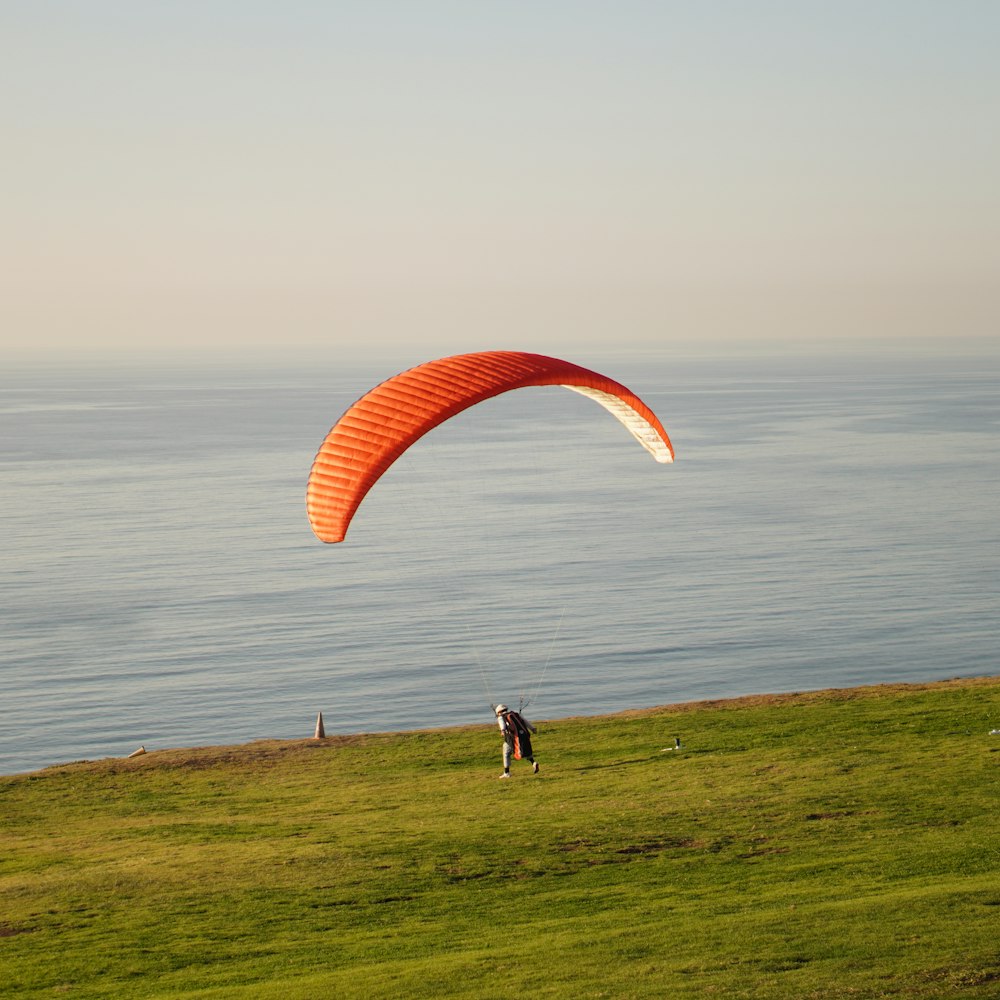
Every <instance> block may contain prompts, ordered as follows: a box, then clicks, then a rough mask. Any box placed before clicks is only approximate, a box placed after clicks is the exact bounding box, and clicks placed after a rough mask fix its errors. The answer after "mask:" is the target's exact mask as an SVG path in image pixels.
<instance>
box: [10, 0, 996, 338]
mask: <svg viewBox="0 0 1000 1000" xmlns="http://www.w3.org/2000/svg"><path fill="white" fill-rule="evenodd" d="M0 47H2V52H0V82H2V90H3V97H2V98H0V100H2V108H3V118H2V123H3V136H4V143H3V145H4V153H3V157H2V167H0V170H2V175H3V185H2V189H0V190H2V199H3V213H2V224H0V258H2V259H0V282H2V286H0V299H2V304H0V323H2V330H3V337H4V340H5V343H6V344H7V345H8V346H9V347H11V348H14V349H19V348H30V349H32V350H39V349H40V350H44V351H47V352H51V353H57V352H61V351H65V350H70V349H73V348H79V347H83V348H86V349H93V350H99V349H107V348H110V349H118V348H122V347H124V346H125V345H129V344H130V345H132V346H144V347H158V346H162V345H164V344H170V345H176V346H179V347H184V348H195V349H199V350H202V349H204V350H208V349H216V348H219V349H224V350H225V349H233V350H237V349H239V350H244V351H254V352H256V351H259V350H269V349H272V348H280V349H282V350H286V349H287V350H294V349H296V348H298V347H302V348H309V347H310V346H311V345H312V346H318V347H324V348H327V347H329V348H334V349H337V348H341V347H343V346H346V345H348V344H351V343H358V342H361V343H364V344H367V345H372V344H385V345H393V344H397V343H405V344H407V345H420V346H421V347H422V346H423V345H424V344H426V345H427V352H426V353H427V354H428V355H430V354H432V353H434V352H440V353H446V352H451V351H462V350H475V349H481V348H486V347H507V348H516V349H529V350H542V351H548V352H553V353H555V352H557V351H560V350H563V351H565V349H566V347H567V345H575V344H580V343H584V342H589V343H594V342H597V341H603V342H606V343H607V342H611V343H622V344H634V345H639V346H642V345H662V344H668V343H671V342H674V341H676V342H678V343H680V342H693V343H710V342H712V341H718V340H729V339H736V338H742V339H743V340H744V341H747V340H755V339H756V340H762V339H769V338H771V337H773V336H785V337H794V338H798V339H802V340H811V339H813V338H829V337H839V336H846V337H858V336H882V335H891V336H913V335H919V336H945V337H953V336H954V337H959V336H979V337H984V336H985V337H996V336H997V335H998V334H1000V323H998V321H1000V280H998V264H1000V183H998V178H1000V58H998V56H997V53H998V52H1000V3H998V2H996V0H940V2H924V0H858V2H854V0H836V2H832V0H824V2H809V0H800V2H754V0H732V2H712V0H705V2H694V0H692V2H684V3H681V2H669V0H648V2H643V0H614V2H612V0H603V2H592V0H573V2H569V0H530V2H529V0H502V2H493V0H481V2H480V0H453V2H442V0H398V2H387V0H363V2H362V0H359V2H353V0H323V2H320V0H316V2H313V3H308V2H304V0H282V2H277V0H274V2H270V3H263V2H257V0H239V2H236V0H232V2H230V0H216V2H213V0H198V2H184V0H170V2H158V3H153V2H144V0H120V2H104V0H78V2H48V0H23V2H16V0H12V2H7V3H4V4H3V5H2V8H0Z"/></svg>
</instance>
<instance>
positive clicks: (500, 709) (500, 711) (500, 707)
mask: <svg viewBox="0 0 1000 1000" xmlns="http://www.w3.org/2000/svg"><path fill="white" fill-rule="evenodd" d="M496 711H497V715H503V714H504V713H505V712H506V711H507V706H506V705H497V709H496Z"/></svg>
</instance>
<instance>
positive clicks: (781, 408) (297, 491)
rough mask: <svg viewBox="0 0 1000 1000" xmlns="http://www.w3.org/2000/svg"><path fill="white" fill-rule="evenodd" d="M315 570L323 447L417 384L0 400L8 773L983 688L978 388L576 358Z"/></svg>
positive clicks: (998, 414) (934, 367)
mask: <svg viewBox="0 0 1000 1000" xmlns="http://www.w3.org/2000/svg"><path fill="white" fill-rule="evenodd" d="M573 360H576V361H578V362H580V363H582V364H585V365H590V366H592V367H597V368H600V369H601V370H603V371H605V372H607V373H608V374H609V375H611V376H612V377H614V378H617V379H619V380H620V381H623V382H625V383H626V384H628V385H630V386H631V387H632V388H633V389H635V390H636V391H637V392H638V393H639V395H640V396H642V397H643V398H644V399H645V400H646V402H648V403H649V404H650V405H651V406H652V407H653V409H654V410H656V411H657V413H658V414H659V416H660V417H661V419H662V421H663V423H664V425H665V426H666V428H667V431H668V432H669V433H670V435H671V437H672V439H673V441H674V444H675V446H676V449H677V462H676V463H675V464H674V465H672V466H660V465H657V464H656V463H655V462H653V461H652V459H651V458H650V457H649V456H648V455H647V454H646V453H645V452H644V451H643V450H642V449H641V448H640V447H639V446H638V445H637V444H635V442H633V441H632V439H631V438H630V437H629V435H628V434H627V432H626V431H625V430H624V429H623V428H622V427H621V426H620V425H619V424H618V423H617V422H616V421H615V420H614V419H613V418H611V417H610V416H609V415H608V414H607V413H606V412H605V411H604V410H603V409H601V408H600V407H598V406H596V405H595V404H594V403H593V402H591V401H590V400H587V399H584V398H583V397H581V396H578V395H576V394H574V393H569V392H565V391H563V390H560V389H557V388H548V389H535V390H522V391H520V392H515V393H509V394H507V395H506V396H503V397H500V398H498V399H496V400H493V401H491V402H489V403H486V404H483V405H481V406H479V407H477V408H475V409H473V410H471V411H468V412H467V413H466V414H463V415H462V416H460V417H459V418H456V419H455V420H453V421H451V422H450V423H449V424H448V425H446V426H445V427H442V428H440V429H439V430H437V431H434V432H432V434H430V435H428V437H427V438H425V439H424V441H423V442H421V443H420V444H419V445H418V446H416V447H415V448H414V449H412V450H411V452H410V453H408V454H407V455H406V456H404V458H403V459H402V460H401V461H400V462H399V463H398V464H397V466H394V467H393V468H392V469H391V470H390V471H389V473H388V474H387V475H386V476H385V477H384V478H383V480H382V481H381V482H380V483H379V484H378V485H377V486H376V487H375V489H374V490H373V491H372V493H371V494H369V496H368V498H367V499H366V501H365V502H364V504H363V505H362V507H361V509H360V511H359V514H358V515H357V517H356V518H355V521H354V524H353V526H352V528H351V531H350V533H349V534H348V537H347V540H346V542H344V543H343V544H340V545H333V546H329V545H323V544H322V543H320V542H318V541H317V540H316V539H315V538H314V537H313V535H312V533H311V531H310V529H309V525H308V522H307V520H306V515H305V507H304V493H305V483H306V478H307V476H308V473H309V467H310V465H311V463H312V459H313V455H314V454H315V452H316V450H317V448H318V446H319V444H320V441H321V440H322V438H323V436H324V435H325V434H326V432H327V430H328V429H329V427H330V426H331V424H332V423H333V422H334V421H335V420H336V419H337V417H338V416H339V415H340V413H341V412H342V411H343V410H344V408H345V407H346V406H348V405H349V404H350V403H351V402H352V401H353V400H354V399H355V398H357V397H358V396H359V395H361V394H362V393H363V392H364V391H366V390H367V389H368V388H370V387H371V386H372V385H374V384H375V383H376V382H379V381H381V380H382V379H384V378H386V377H388V376H389V375H391V374H394V372H395V371H396V370H398V369H399V368H402V367H408V366H409V364H410V362H408V361H406V362H404V363H402V364H393V363H390V365H389V367H386V365H385V363H384V362H382V364H381V365H375V364H370V365H365V364H362V363H360V362H356V363H353V364H351V365H347V366H336V365H330V366H326V367H323V366H319V367H316V366H313V367H303V368H302V369H301V370H295V369H293V368H287V369H281V368H277V369H276V368H273V367H272V368H269V369H265V368H260V369H257V370H254V369H251V368H244V369H237V370H233V369H226V368H223V367H210V368H200V369H199V368H194V367H191V368H184V367H181V366H174V367H171V366H163V365H160V366H157V367H153V366H150V367H149V368H145V369H143V368H118V369H112V370H108V369H99V368H97V367H93V366H91V367H87V368H81V369H78V370H75V371H59V370H52V369H51V368H47V369H42V368H31V367H28V366H25V367H21V368H13V369H11V370H8V371H6V372H4V373H3V374H0V515H2V525H3V555H2V560H0V710H2V726H0V773H15V772H19V771H25V770H31V769H35V768H40V767H44V766H47V765H50V764H54V763H59V762H65V761H72V760H79V759H93V758H98V757H104V756H122V755H125V754H128V753H130V752H131V751H132V750H134V749H135V748H136V747H138V746H139V745H140V744H143V745H145V746H146V748H147V749H156V748H163V747H176V746H193V745H201V744H206V743H235V742H243V741H247V740H252V739H257V738H296V737H305V736H311V735H312V731H313V725H314V722H315V718H316V713H317V712H319V711H322V712H323V714H324V719H325V722H326V728H327V732H328V733H338V732H359V731H372V730H387V729H417V728H424V727H432V726H441V725H449V724H453V723H468V722H483V723H488V722H489V721H490V718H491V713H490V708H489V705H490V702H491V701H496V700H504V701H507V702H508V703H510V702H513V703H514V704H517V703H518V702H519V700H520V699H521V698H522V697H523V698H524V699H526V700H529V701H530V707H529V709H528V710H527V712H526V714H528V715H529V716H531V717H536V718H554V717H560V716H566V715H571V714H596V713H601V712H606V711H614V710H619V709H624V708H629V707H644V706H652V705H657V704H663V703H669V702H678V701H687V700H692V699H701V698H719V697H727V696H732V695H739V694H749V693H755V692H775V691H789V690H805V689H815V688H824V687H831V686H847V685H856V684H866V683H879V682H891V681H919V680H933V679H940V678H946V677H953V676H972V675H980V674H996V673H1000V656H998V649H1000V516H998V510H1000V502H998V493H1000V378H998V375H1000V363H998V361H997V358H996V356H993V357H992V358H990V359H985V360H976V359H973V358H969V357H966V358H962V359H958V358H952V359H948V358H944V359H942V358H940V357H937V358H934V359H930V358H928V359H927V360H924V361H921V360H912V359H910V360H902V361H901V360H900V359H899V358H898V357H894V358H890V357H888V356H886V355H881V356H879V355H873V356H871V357H868V358H866V359H864V360H860V359H859V360H851V359H839V360H838V359H837V358H834V357H830V358H826V359H808V358H801V357H800V358H797V359H795V360H789V361H785V362H776V361H774V360H773V359H770V360H768V361H767V362H764V361H754V360H750V359H736V360H734V359H724V358H715V359H708V358H705V359H697V358H690V357H688V358H683V359H679V360H678V359H673V360H671V359H669V358H667V357H666V356H664V357H662V358H650V359H644V360H643V361H642V362H641V363H639V362H638V361H636V360H635V359H631V360H626V361H625V362H624V363H618V362H616V361H615V360H614V359H613V358H611V359H607V358H602V359H595V358H593V357H584V356H576V355H574V356H573Z"/></svg>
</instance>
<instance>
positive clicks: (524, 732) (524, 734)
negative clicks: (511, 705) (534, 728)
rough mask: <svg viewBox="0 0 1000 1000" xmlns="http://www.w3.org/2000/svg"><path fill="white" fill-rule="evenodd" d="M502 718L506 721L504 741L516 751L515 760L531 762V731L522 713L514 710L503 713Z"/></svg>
mask: <svg viewBox="0 0 1000 1000" xmlns="http://www.w3.org/2000/svg"><path fill="white" fill-rule="evenodd" d="M500 718H501V719H503V721H504V739H505V740H506V741H507V742H508V743H509V744H510V745H511V748H512V749H513V751H514V760H525V759H527V760H531V759H532V757H533V756H534V754H533V753H532V751H531V731H530V730H529V729H528V724H527V723H526V722H525V721H524V717H523V716H522V715H521V713H520V712H515V711H513V709H512V710H511V711H509V712H503V713H501V715H500Z"/></svg>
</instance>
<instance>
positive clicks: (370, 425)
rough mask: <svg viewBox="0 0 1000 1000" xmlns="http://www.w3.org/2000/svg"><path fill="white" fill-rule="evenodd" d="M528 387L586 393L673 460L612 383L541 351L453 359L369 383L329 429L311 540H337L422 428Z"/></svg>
mask: <svg viewBox="0 0 1000 1000" xmlns="http://www.w3.org/2000/svg"><path fill="white" fill-rule="evenodd" d="M531 385H561V386H563V387H564V388H566V389H572V390H574V391H575V392H580V393H583V395H585V396H589V397H590V398H591V399H593V400H595V401H596V402H598V403H600V404H601V406H603V407H604V408H605V409H607V410H608V411H609V412H611V413H612V414H614V416H615V417H617V418H618V419H619V420H620V421H621V422H622V423H623V424H624V425H625V426H626V427H627V428H628V430H629V431H630V432H631V433H632V435H633V436H634V437H635V438H636V440H637V441H639V443H640V444H641V445H642V446H643V447H644V448H645V449H646V450H647V451H648V452H650V454H651V455H652V456H653V457H654V458H655V459H656V461H657V462H672V461H673V458H674V452H673V447H672V446H671V444H670V439H669V438H668V437H667V433H666V431H665V430H664V429H663V427H662V425H661V424H660V421H659V420H658V419H657V418H656V415H655V414H654V413H653V411H652V410H650V409H649V407H648V406H646V404H645V403H643V402H642V400H641V399H639V397H638V396H636V395H635V394H634V393H633V392H631V391H630V390H629V389H627V388H626V387H625V386H623V385H621V384H620V383H618V382H615V381H614V380H612V379H609V378H607V377H606V376H604V375H600V374H598V373H597V372H594V371H590V370H589V369H587V368H581V367H580V366H579V365H574V364H572V363H571V362H569V361H560V360H559V359H558V358H548V357H545V356H544V355H541V354H525V353H522V352H520V351H485V352H482V353H478V354H459V355H455V356H454V357H450V358H441V359H439V360H437V361H429V362H427V363H426V364H422V365H418V366H417V367H416V368H411V369H410V370H409V371H405V372H402V373H401V374H399V375H396V376H394V377H393V378H390V379H389V380H388V381H386V382H383V383H381V385H377V386H376V387H375V388H374V389H372V390H371V391H370V392H367V393H366V394H365V395H364V396H362V397H361V399H359V400H358V401H357V402H356V403H355V404H354V405H353V406H351V407H350V408H349V409H348V410H347V412H346V413H344V415H343V416H342V417H341V418H340V420H338V421H337V423H336V424H335V425H334V426H333V428H332V429H331V430H330V433H329V434H327V436H326V440H324V442H323V444H322V446H321V447H320V450H319V452H318V453H317V455H316V459H315V461H314V462H313V466H312V471H311V472H310V474H309V485H308V487H307V489H306V509H307V511H308V513H309V523H310V524H311V525H312V529H313V532H314V533H315V534H316V537H317V538H319V539H321V540H322V541H324V542H340V541H343V539H344V536H345V535H346V533H347V528H348V525H349V524H350V523H351V518H352V517H353V516H354V512H355V511H356V510H357V509H358V505H359V504H360V503H361V501H362V500H363V499H364V497H365V495H366V494H367V493H368V491H369V490H370V489H371V488H372V486H374V485H375V483H376V482H377V481H378V478H379V477H380V476H381V475H382V474H383V473H384V472H385V471H386V469H388V468H389V466H390V465H392V463H393V462H394V461H395V460H396V459H397V458H399V456H400V455H402V453H403V452H404V451H406V449H407V448H409V447H410V445H411V444H413V443H414V442H415V441H417V440H418V439H419V438H421V437H423V435H424V434H426V433H427V432H428V431H430V430H432V429H433V428H435V427H437V426H438V424H441V423H443V422H444V421H445V420H447V419H448V418H449V417H453V416H454V415H455V414H456V413H460V412H461V411H462V410H465V409H468V408H469V407H470V406H474V405H475V404H476V403H480V402H482V401H483V400H484V399H489V398H491V397H492V396H498V395H500V393H503V392H509V391H510V390H512V389H522V388H525V387H526V386H531Z"/></svg>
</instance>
